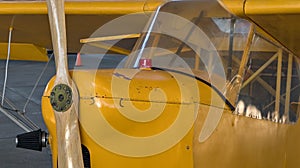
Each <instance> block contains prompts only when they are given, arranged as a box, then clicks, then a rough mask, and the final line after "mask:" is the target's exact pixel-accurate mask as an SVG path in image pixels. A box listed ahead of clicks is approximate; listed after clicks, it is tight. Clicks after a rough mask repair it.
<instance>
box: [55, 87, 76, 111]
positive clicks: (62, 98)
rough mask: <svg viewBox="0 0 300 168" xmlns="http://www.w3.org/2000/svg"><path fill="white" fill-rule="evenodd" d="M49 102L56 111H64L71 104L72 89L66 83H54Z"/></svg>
mask: <svg viewBox="0 0 300 168" xmlns="http://www.w3.org/2000/svg"><path fill="white" fill-rule="evenodd" d="M50 103H51V105H52V108H53V109H54V110H55V111H57V112H65V111H67V110H68V109H69V108H70V107H71V105H72V89H71V88H70V87H69V86H68V85H66V84H58V85H56V86H55V87H54V88H53V89H52V91H51V94H50Z"/></svg>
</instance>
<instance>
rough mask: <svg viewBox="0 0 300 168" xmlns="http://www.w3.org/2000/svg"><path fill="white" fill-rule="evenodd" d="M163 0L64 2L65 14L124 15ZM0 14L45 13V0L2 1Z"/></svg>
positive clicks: (152, 8)
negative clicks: (27, 0) (43, 0)
mask: <svg viewBox="0 0 300 168" xmlns="http://www.w3.org/2000/svg"><path fill="white" fill-rule="evenodd" d="M162 2H164V1H147V2H145V1H73V2H65V11H66V14H72V15H120V14H121V15H124V14H129V13H136V12H147V11H153V10H155V9H156V8H157V6H158V5H160V4H162ZM0 14H5V15H7V14H15V15H22V14H47V6H46V2H41V1H29V2H26V1H21V2H20V1H11V2H7V1H2V2H1V3H0Z"/></svg>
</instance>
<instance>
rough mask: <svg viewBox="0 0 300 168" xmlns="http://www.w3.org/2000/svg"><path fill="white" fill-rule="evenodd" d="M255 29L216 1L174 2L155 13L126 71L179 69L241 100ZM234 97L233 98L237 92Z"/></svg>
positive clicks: (232, 98) (231, 98)
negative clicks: (246, 55) (250, 39)
mask: <svg viewBox="0 0 300 168" xmlns="http://www.w3.org/2000/svg"><path fill="white" fill-rule="evenodd" d="M250 26H251V24H250V23H249V22H248V21H246V20H243V19H239V18H236V17H234V16H232V15H231V14H229V13H228V12H227V11H226V10H225V9H224V8H223V7H222V6H221V5H220V4H219V3H218V2H217V1H215V2H213V1H200V2H199V1H197V2H196V1H189V2H185V1H182V2H169V3H167V4H165V5H164V6H162V7H161V8H159V9H158V10H157V11H156V12H155V13H153V15H152V17H151V20H150V22H148V25H147V26H146V28H145V29H144V31H143V32H142V34H141V37H140V38H139V39H138V41H137V44H136V46H135V48H134V50H133V52H132V53H131V54H130V56H129V58H128V61H127V64H126V66H127V67H128V68H139V67H140V66H141V64H140V63H141V62H143V60H151V63H152V64H151V66H152V67H159V68H168V69H177V70H181V71H185V72H187V71H188V73H192V74H193V75H196V76H198V77H201V78H202V79H205V80H207V81H208V82H210V83H211V84H212V85H213V86H215V87H216V88H217V89H218V90H219V91H220V92H222V93H223V94H224V96H226V95H235V96H231V97H228V99H229V101H230V102H231V103H232V104H235V102H236V98H237V91H236V89H235V88H234V89H233V87H236V83H239V84H238V85H240V84H241V78H242V76H243V73H242V71H240V69H241V68H240V65H241V64H240V63H239V62H241V59H242V56H243V53H244V50H245V47H246V43H247V38H248V33H249V31H250ZM232 92H234V93H232Z"/></svg>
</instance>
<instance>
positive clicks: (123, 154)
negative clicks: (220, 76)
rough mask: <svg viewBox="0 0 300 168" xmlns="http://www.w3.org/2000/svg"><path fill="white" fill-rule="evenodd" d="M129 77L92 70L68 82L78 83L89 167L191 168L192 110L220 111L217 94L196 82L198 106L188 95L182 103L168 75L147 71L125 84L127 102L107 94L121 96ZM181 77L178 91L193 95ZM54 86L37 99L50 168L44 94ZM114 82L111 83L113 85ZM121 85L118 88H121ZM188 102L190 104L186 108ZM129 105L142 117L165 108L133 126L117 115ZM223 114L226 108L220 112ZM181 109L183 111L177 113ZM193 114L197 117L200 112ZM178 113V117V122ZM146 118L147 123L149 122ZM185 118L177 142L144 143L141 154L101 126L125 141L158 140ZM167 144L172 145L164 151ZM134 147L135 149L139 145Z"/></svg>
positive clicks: (51, 126) (50, 122)
mask: <svg viewBox="0 0 300 168" xmlns="http://www.w3.org/2000/svg"><path fill="white" fill-rule="evenodd" d="M128 71H131V72H134V71H136V70H134V69H132V70H128V69H127V70H120V71H117V72H116V71H113V70H99V71H92V70H91V71H75V72H73V75H72V76H73V79H74V80H75V81H76V83H77V86H78V89H79V93H80V97H81V98H80V125H81V138H82V143H83V144H84V145H85V146H86V147H87V148H88V149H89V151H90V155H91V165H92V167H107V168H109V167H111V168H114V167H132V168H140V167H145V168H153V167H172V168H193V167H194V159H193V157H194V151H193V149H194V147H193V146H194V142H193V139H195V136H194V134H195V132H196V131H195V130H194V120H195V118H194V117H195V113H194V110H195V109H194V107H196V106H198V104H201V106H208V105H210V104H212V105H213V106H214V107H215V108H219V107H218V106H222V105H221V104H224V101H223V100H222V98H220V97H218V96H216V97H217V99H216V100H215V101H213V102H212V101H211V96H212V95H213V94H216V93H215V92H214V91H213V90H211V88H210V87H209V86H208V85H206V84H204V83H202V82H199V81H198V82H197V86H198V87H199V93H201V98H200V99H198V100H196V99H193V98H192V97H194V96H196V95H197V94H195V93H187V95H189V96H192V97H185V94H182V93H180V89H179V88H178V87H180V86H179V85H180V84H178V82H177V81H176V79H174V76H172V75H170V74H169V73H167V72H163V71H151V70H142V71H139V72H138V73H137V74H136V75H135V77H134V78H133V79H132V80H130V83H129V90H130V91H129V93H130V94H129V97H119V96H118V95H116V94H117V93H114V91H112V90H113V88H112V87H115V86H119V88H117V90H116V91H120V90H122V87H123V85H124V83H126V80H128V78H126V74H128ZM181 77H182V80H183V81H185V82H186V83H185V84H183V85H185V86H183V87H185V89H187V90H186V91H188V90H189V89H190V91H192V90H193V89H194V88H191V86H192V85H190V84H189V83H191V81H192V80H194V78H191V77H188V76H184V75H181ZM177 78H178V77H177ZM179 78H180V77H179ZM53 81H54V80H53V79H52V80H51V81H50V83H49V84H48V86H47V88H46V90H45V93H44V96H43V98H42V109H43V111H42V113H43V118H44V120H45V123H46V125H47V127H48V130H49V133H50V135H51V141H50V144H51V149H52V151H53V165H54V167H55V165H56V164H55V163H56V161H57V160H56V157H57V155H56V154H57V149H56V136H55V134H56V132H55V128H56V126H55V120H54V115H53V112H52V108H51V105H50V102H49V95H50V90H49V88H51V86H52V85H53ZM113 82H116V85H113V84H112V83H113ZM121 83H123V85H122V84H121ZM157 88H160V89H161V90H163V91H164V94H165V96H161V95H160V93H159V92H160V91H158V89H157ZM149 95H150V97H149ZM151 95H152V96H151ZM153 95H154V96H153ZM155 95H157V96H155ZM159 95H160V96H159ZM194 98H196V97H194ZM190 100H193V101H192V102H190ZM130 103H132V104H133V105H134V107H135V108H138V109H140V110H141V111H145V110H146V111H147V109H149V108H150V109H152V110H151V111H148V113H149V114H151V113H154V112H155V111H156V110H154V109H153V108H157V107H160V106H161V105H164V110H163V112H161V113H159V116H157V118H155V116H154V118H152V120H151V119H150V120H149V121H144V122H136V121H133V120H130V119H128V118H126V117H124V114H123V113H122V110H124V109H125V110H126V109H129V110H130V109H131V108H130V107H129V104H130ZM195 103H196V104H195ZM182 106H184V107H182ZM225 108H227V107H226V106H225ZM180 109H184V110H183V111H180ZM197 112H199V113H202V110H200V111H197ZM121 113H122V114H121ZM144 113H145V112H144ZM180 113H182V114H181V116H180ZM204 114H206V113H204ZM99 115H101V116H102V117H104V118H105V120H103V121H102V119H101V118H99ZM149 117H150V118H151V117H153V116H149ZM189 117H190V118H191V120H187V121H188V123H190V125H188V126H187V127H186V126H184V124H183V123H185V122H186V121H185V122H183V123H182V124H183V125H181V124H180V125H179V126H180V127H179V129H178V128H177V129H176V130H175V132H176V134H177V133H178V134H180V132H181V131H184V134H183V136H182V137H181V138H180V139H179V141H176V136H177V135H176V134H174V135H173V136H165V137H164V138H162V139H161V140H160V141H155V140H154V141H149V142H147V141H145V142H144V144H142V148H128V149H127V146H131V145H130V143H129V141H126V139H125V140H121V139H119V138H116V137H115V136H117V135H115V134H114V131H109V128H107V126H106V125H105V123H106V122H107V123H109V125H110V126H111V127H112V128H114V129H115V130H118V131H119V132H121V133H122V134H124V135H128V136H130V137H136V138H143V137H151V136H154V137H155V136H157V137H159V136H163V134H165V131H166V130H167V129H168V128H170V126H172V125H174V123H176V122H178V120H179V118H186V119H188V118H189ZM144 118H145V116H144ZM184 120H185V119H184ZM175 125H176V124H175ZM184 127H186V130H182V128H184ZM197 131H200V130H197ZM166 135H167V134H166ZM99 138H100V139H99ZM101 139H108V141H109V142H110V143H111V144H114V143H115V144H118V145H117V146H118V149H120V151H117V152H116V151H114V149H112V148H111V147H109V146H107V145H105V142H103V141H101ZM173 139H175V141H174V142H172V141H173ZM196 139H197V138H196ZM170 140H171V142H172V143H174V144H173V145H171V146H170V147H166V148H165V146H166V144H168V143H169V142H168V141H170ZM128 143H129V144H128ZM135 145H137V146H138V145H139V144H135ZM135 145H134V146H135ZM131 147H132V146H131ZM147 148H148V149H147ZM154 148H157V150H158V151H156V152H155V151H154V152H153V150H156V149H154ZM159 148H164V149H165V150H162V151H159V150H160V149H159ZM122 149H124V150H122ZM125 150H126V151H125ZM131 151H133V153H134V154H132V153H130V152H131ZM145 151H146V152H147V151H150V153H145ZM151 151H152V153H151ZM128 152H129V153H128ZM135 154H136V155H135ZM129 155H131V156H129Z"/></svg>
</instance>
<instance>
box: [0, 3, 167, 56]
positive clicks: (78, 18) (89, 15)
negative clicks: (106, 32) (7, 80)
mask: <svg viewBox="0 0 300 168" xmlns="http://www.w3.org/2000/svg"><path fill="white" fill-rule="evenodd" d="M162 2H163V1H155V2H144V1H110V2H107V1H68V2H66V4H65V11H66V22H67V23H66V25H67V41H68V52H78V51H79V50H80V48H81V46H82V44H81V43H80V39H83V38H88V37H89V36H90V35H91V34H92V33H93V32H94V31H95V30H97V29H98V28H99V27H101V26H102V25H104V24H105V23H107V22H108V21H111V20H113V19H115V18H118V17H120V16H122V15H126V14H131V13H144V12H148V11H154V10H155V9H156V8H157V6H159V5H160V4H161V3H162ZM10 27H11V28H13V33H12V45H11V59H18V60H20V59H21V60H40V61H45V60H47V56H46V54H47V52H46V49H51V48H52V44H51V38H50V30H49V22H48V16H47V6H46V2H41V1H1V2H0V47H1V48H2V50H3V51H4V52H0V59H1V58H2V59H3V58H6V55H7V52H6V47H7V44H6V43H7V42H8V34H9V33H8V31H9V28H10ZM122 29H123V27H122ZM24 53H29V54H27V55H26V54H24ZM32 53H36V54H32Z"/></svg>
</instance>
